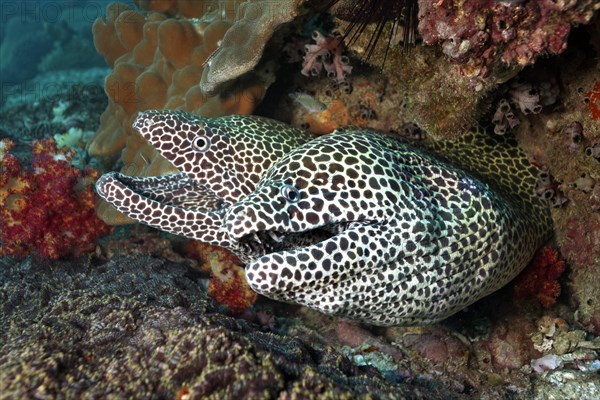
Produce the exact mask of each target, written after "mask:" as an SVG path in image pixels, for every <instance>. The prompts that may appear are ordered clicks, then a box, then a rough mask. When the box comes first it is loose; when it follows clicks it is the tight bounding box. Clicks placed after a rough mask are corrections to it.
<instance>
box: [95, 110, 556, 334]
mask: <svg viewBox="0 0 600 400" xmlns="http://www.w3.org/2000/svg"><path fill="white" fill-rule="evenodd" d="M134 126H135V127H136V128H137V129H138V130H139V131H140V133H141V134H142V135H144V137H146V138H147V139H148V140H149V141H150V142H151V143H152V144H153V145H154V146H155V147H156V148H157V150H159V151H160V152H161V154H163V155H164V156H165V157H167V159H169V160H170V161H171V162H172V163H173V164H174V165H175V166H177V167H178V168H179V169H180V170H181V171H182V172H181V173H179V174H173V175H167V176H163V177H146V178H140V177H128V176H126V175H122V174H117V173H111V174H106V175H104V176H103V177H102V178H101V179H100V180H99V181H98V183H97V185H96V187H97V191H98V193H99V195H100V196H102V197H103V198H104V199H106V200H107V201H108V202H109V203H111V204H113V205H114V206H115V207H117V208H118V209H119V210H120V211H121V212H123V213H125V214H126V215H128V216H130V217H132V218H134V219H136V220H138V221H140V222H142V223H145V224H148V225H151V226H154V227H156V228H159V229H162V230H165V231H168V232H171V233H175V234H180V235H184V236H186V237H189V238H193V239H199V240H202V241H205V242H208V243H211V244H214V245H218V246H222V247H225V248H228V249H229V250H231V251H233V252H235V253H236V254H238V255H239V256H240V258H241V259H242V260H243V261H245V262H247V266H246V277H247V279H248V282H249V283H250V285H251V287H252V288H253V289H254V290H256V291H257V292H259V293H261V294H263V295H265V296H267V297H270V298H273V299H276V300H280V301H285V302H290V303H296V304H302V305H305V306H308V307H311V308H314V309H317V310H320V311H322V312H324V313H326V314H331V315H338V316H344V317H347V318H350V319H354V320H358V321H363V322H367V323H371V324H374V325H382V326H386V325H406V324H424V323H432V322H436V321H439V320H441V319H444V318H446V317H448V316H450V315H452V314H453V313H455V312H457V311H459V310H461V309H463V308H464V307H466V306H468V305H469V304H472V303H473V302H475V301H477V300H478V299H480V298H482V297H484V296H486V295H487V294H489V293H492V292H493V291H495V290H497V289H498V288H500V287H501V286H503V285H504V284H506V283H507V282H508V281H510V280H511V279H512V278H513V277H515V276H516V275H517V274H518V273H519V272H520V271H521V269H522V268H523V267H524V266H525V265H526V264H527V262H528V261H529V260H530V258H531V257H532V256H533V254H534V252H535V251H536V249H537V248H538V247H539V246H540V245H541V244H542V243H543V242H544V241H545V240H547V238H548V237H549V235H550V234H551V220H550V216H549V211H548V210H547V209H546V208H545V206H544V205H543V204H542V203H541V202H540V200H539V199H538V198H537V197H536V196H535V189H534V188H535V182H536V175H537V171H536V170H535V169H534V168H533V167H532V166H531V165H530V164H529V163H528V162H527V159H526V157H525V156H524V155H523V154H522V153H521V152H520V151H519V149H518V147H516V145H515V143H509V142H507V140H506V139H505V138H493V137H489V136H487V135H485V133H482V132H471V133H469V134H466V135H464V137H463V138H462V139H461V140H460V141H457V142H443V143H434V144H432V145H431V146H430V148H429V149H427V150H424V149H419V148H416V147H412V146H410V145H409V144H406V143H403V142H401V141H398V140H396V139H393V138H391V137H388V136H384V135H382V134H379V133H374V132H371V131H366V130H364V129H360V128H351V127H349V128H345V129H340V130H338V131H336V132H334V133H332V134H330V135H326V136H323V137H319V138H316V139H313V140H311V141H307V139H308V138H307V136H306V134H305V133H304V132H302V131H299V130H297V129H294V128H291V127H289V126H287V125H285V124H282V123H279V122H275V121H270V120H267V119H264V118H259V117H253V116H231V117H221V118H202V117H194V116H190V115H188V114H184V113H179V112H165V111H148V112H144V113H142V114H140V116H139V117H138V119H137V120H136V122H135V124H134ZM265 160H266V161H265Z"/></svg>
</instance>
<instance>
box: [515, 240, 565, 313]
mask: <svg viewBox="0 0 600 400" xmlns="http://www.w3.org/2000/svg"><path fill="white" fill-rule="evenodd" d="M564 271H565V262H564V260H563V259H562V257H561V256H560V254H559V253H558V251H556V250H555V249H554V248H552V247H551V246H546V247H543V248H542V249H541V250H539V251H538V252H537V254H536V255H535V257H534V259H533V260H532V261H531V262H530V263H529V265H528V266H527V268H526V269H525V270H524V271H523V272H522V273H521V274H520V275H519V277H518V278H517V279H516V282H515V286H514V293H515V295H516V296H517V297H527V296H535V298H536V299H537V300H538V301H539V302H540V303H541V304H542V306H544V307H545V308H548V307H550V306H551V305H552V304H554V303H555V302H556V298H557V297H558V296H559V295H560V284H559V283H558V278H560V276H561V275H562V273H563V272H564Z"/></svg>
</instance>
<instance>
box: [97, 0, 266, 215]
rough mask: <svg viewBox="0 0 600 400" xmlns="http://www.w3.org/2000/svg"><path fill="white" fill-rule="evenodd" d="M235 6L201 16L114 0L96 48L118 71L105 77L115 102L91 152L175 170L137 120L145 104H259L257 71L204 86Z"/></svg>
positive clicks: (216, 109) (135, 166)
mask: <svg viewBox="0 0 600 400" xmlns="http://www.w3.org/2000/svg"><path fill="white" fill-rule="evenodd" d="M152 4H155V3H154V2H152ZM222 6H223V7H225V5H222ZM221 12H226V13H225V15H221ZM234 12H235V9H234V8H233V9H232V8H229V7H227V8H226V9H225V8H224V9H221V8H219V7H217V9H215V10H212V11H211V12H207V13H206V15H203V16H202V18H200V19H194V20H188V19H175V18H167V17H166V16H165V15H164V14H159V13H155V12H154V13H150V14H149V15H143V14H142V13H140V12H136V11H133V10H131V9H130V8H129V7H127V6H125V5H123V4H118V3H113V4H111V5H109V6H108V8H107V16H106V17H105V18H103V19H99V20H97V21H96V22H95V23H94V26H93V31H94V43H95V45H96V49H97V50H98V52H99V53H100V54H102V56H103V57H104V58H105V60H106V62H107V63H108V65H109V66H111V67H113V72H112V73H111V74H110V75H109V76H108V77H107V78H106V82H105V90H106V93H107V95H108V98H109V100H108V107H107V108H106V110H105V112H104V113H103V114H102V116H101V118H100V123H101V125H100V128H99V129H98V131H97V132H96V135H95V136H94V138H92V140H91V142H90V143H89V146H88V150H89V152H90V154H92V155H96V156H100V155H102V156H109V155H112V156H118V155H119V153H120V152H121V151H122V152H121V161H122V163H123V168H122V169H121V171H122V172H124V173H126V174H128V175H137V176H140V175H141V176H144V175H160V174H164V173H168V172H172V171H173V167H172V166H171V165H170V164H169V163H168V162H167V161H166V160H165V159H164V158H162V157H161V156H159V155H158V154H157V153H156V152H155V151H154V149H153V148H152V147H151V146H150V145H148V144H147V142H146V141H145V140H144V139H143V138H142V137H141V136H140V135H139V134H138V133H137V132H135V130H134V129H133V128H132V127H131V125H132V122H133V120H134V119H135V117H136V115H137V113H138V111H143V110H147V109H163V108H164V109H179V110H183V111H187V112H192V113H196V114H201V115H204V116H217V115H225V114H248V113H250V112H252V110H253V109H254V107H255V106H256V104H257V103H258V102H260V100H261V99H262V97H263V95H264V92H265V90H266V87H265V83H264V82H262V81H261V80H259V79H257V78H252V79H247V80H240V81H238V82H237V83H235V84H234V85H233V86H232V87H229V88H228V89H227V91H221V92H219V93H218V94H217V95H215V96H210V97H207V96H205V95H203V94H202V93H201V92H200V88H199V86H198V84H199V82H200V77H201V75H202V73H203V69H204V66H205V63H206V62H207V60H208V57H209V56H210V55H211V54H212V53H213V52H214V51H215V50H216V49H217V47H218V46H219V42H220V41H221V39H222V38H223V35H225V32H227V30H228V29H229V28H230V27H231V21H230V20H229V19H227V18H233V15H234ZM98 214H99V215H100V216H101V218H102V219H103V220H105V221H107V222H109V223H111V224H119V223H127V222H129V221H128V219H126V218H125V217H124V216H122V215H121V214H119V213H117V212H116V211H115V210H114V209H112V208H111V207H110V206H108V205H107V204H106V203H103V204H101V205H100V206H99V207H98Z"/></svg>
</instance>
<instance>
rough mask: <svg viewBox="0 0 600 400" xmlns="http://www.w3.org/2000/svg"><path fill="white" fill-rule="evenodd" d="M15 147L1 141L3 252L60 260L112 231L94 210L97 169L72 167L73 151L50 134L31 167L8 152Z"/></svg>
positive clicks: (36, 144)
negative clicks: (25, 165) (28, 167)
mask: <svg viewBox="0 0 600 400" xmlns="http://www.w3.org/2000/svg"><path fill="white" fill-rule="evenodd" d="M11 147H12V142H10V141H8V140H3V141H0V176H2V178H1V179H0V243H1V247H0V255H7V256H13V257H25V256H27V255H28V254H30V253H31V252H35V253H37V254H38V255H40V256H42V257H45V258H50V259H56V258H61V257H65V256H70V255H73V256H78V255H81V254H83V253H85V252H88V251H90V250H93V249H94V248H95V241H96V239H97V238H98V237H100V236H102V235H105V234H107V233H108V232H109V231H110V228H109V227H108V226H107V225H106V224H105V223H104V222H102V221H101V220H100V219H98V217H97V216H96V212H95V210H94V203H95V198H94V192H93V190H92V187H93V182H94V181H95V180H96V179H97V178H98V172H97V171H94V170H92V169H86V170H85V171H81V170H79V169H78V168H75V167H74V166H72V165H71V162H70V160H71V157H72V152H70V151H66V150H59V149H58V148H57V146H56V143H55V141H54V139H52V138H48V139H43V140H38V141H36V142H34V143H33V163H32V166H31V169H30V170H25V169H24V168H23V167H22V166H21V164H20V163H19V160H18V159H17V158H16V157H15V156H13V155H12V154H9V153H8V151H9V150H10V148H11Z"/></svg>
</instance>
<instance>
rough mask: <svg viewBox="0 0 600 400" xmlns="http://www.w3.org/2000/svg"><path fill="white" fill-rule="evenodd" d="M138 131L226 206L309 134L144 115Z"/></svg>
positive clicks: (242, 118)
mask: <svg viewBox="0 0 600 400" xmlns="http://www.w3.org/2000/svg"><path fill="white" fill-rule="evenodd" d="M133 127H134V128H135V129H137V131H138V132H139V133H140V134H141V135H142V136H143V137H144V138H145V139H146V140H147V141H148V142H150V144H151V145H152V146H153V147H154V148H155V149H156V150H157V151H158V152H159V153H160V154H161V155H162V156H163V157H165V158H166V159H167V160H169V161H170V162H171V163H172V164H173V165H174V166H175V167H176V168H177V169H178V170H180V171H181V172H183V173H185V174H186V175H187V176H188V177H190V178H192V179H195V180H197V181H198V182H201V183H202V184H203V185H205V186H206V187H207V188H209V189H210V190H212V191H213V192H214V193H215V194H216V195H217V196H218V197H220V198H221V199H223V201H224V202H225V203H227V204H232V203H234V202H236V201H237V200H239V199H240V198H241V197H242V196H245V195H247V194H249V193H251V192H252V191H253V190H254V188H255V187H256V183H258V181H259V180H260V178H261V176H262V175H263V174H264V172H265V171H267V169H269V167H270V166H271V164H273V162H274V161H275V160H277V159H279V158H280V157H282V156H283V155H285V154H287V153H288V152H289V151H290V150H291V149H293V148H294V147H296V146H298V145H300V144H302V143H304V142H306V141H308V139H309V137H308V134H307V133H306V132H305V131H303V130H300V129H295V128H291V127H290V126H289V125H286V124H283V123H281V122H278V121H274V120H271V119H267V118H262V117H258V116H247V115H228V116H224V117H218V118H206V117H201V116H197V115H193V114H188V113H184V112H181V111H171V110H149V111H143V112H141V113H139V115H138V116H137V118H136V119H135V121H134V123H133Z"/></svg>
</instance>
